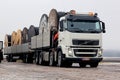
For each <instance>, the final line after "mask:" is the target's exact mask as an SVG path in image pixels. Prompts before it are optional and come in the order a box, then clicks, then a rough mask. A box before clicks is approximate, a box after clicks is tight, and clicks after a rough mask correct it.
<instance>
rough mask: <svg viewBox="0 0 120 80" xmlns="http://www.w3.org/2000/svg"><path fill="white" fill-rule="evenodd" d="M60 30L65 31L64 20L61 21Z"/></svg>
mask: <svg viewBox="0 0 120 80" xmlns="http://www.w3.org/2000/svg"><path fill="white" fill-rule="evenodd" d="M60 31H61V32H62V31H63V20H62V21H60Z"/></svg>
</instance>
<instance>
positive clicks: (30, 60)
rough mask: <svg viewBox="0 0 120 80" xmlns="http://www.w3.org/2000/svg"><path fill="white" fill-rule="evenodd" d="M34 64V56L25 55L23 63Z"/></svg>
mask: <svg viewBox="0 0 120 80" xmlns="http://www.w3.org/2000/svg"><path fill="white" fill-rule="evenodd" d="M32 62H33V59H32V55H30V54H24V55H23V63H32Z"/></svg>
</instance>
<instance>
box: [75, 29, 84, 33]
mask: <svg viewBox="0 0 120 80" xmlns="http://www.w3.org/2000/svg"><path fill="white" fill-rule="evenodd" d="M74 32H84V31H83V30H80V29H78V30H75V31H74Z"/></svg>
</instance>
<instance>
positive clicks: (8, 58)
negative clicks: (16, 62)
mask: <svg viewBox="0 0 120 80" xmlns="http://www.w3.org/2000/svg"><path fill="white" fill-rule="evenodd" d="M6 59H7V61H8V62H13V55H12V54H9V55H8V56H7V57H6Z"/></svg>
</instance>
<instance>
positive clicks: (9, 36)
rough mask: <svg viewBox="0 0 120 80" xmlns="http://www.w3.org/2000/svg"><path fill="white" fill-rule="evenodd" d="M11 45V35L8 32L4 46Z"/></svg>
mask: <svg viewBox="0 0 120 80" xmlns="http://www.w3.org/2000/svg"><path fill="white" fill-rule="evenodd" d="M8 46H11V35H8V34H6V35H5V40H4V47H8Z"/></svg>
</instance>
